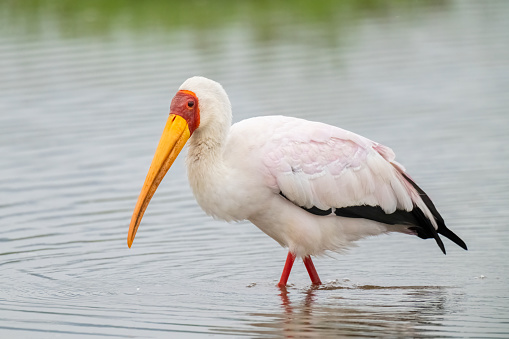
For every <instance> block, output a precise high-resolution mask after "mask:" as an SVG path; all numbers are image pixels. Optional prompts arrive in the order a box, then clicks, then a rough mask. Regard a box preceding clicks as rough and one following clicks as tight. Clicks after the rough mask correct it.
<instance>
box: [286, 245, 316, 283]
mask: <svg viewBox="0 0 509 339" xmlns="http://www.w3.org/2000/svg"><path fill="white" fill-rule="evenodd" d="M294 261H295V254H293V253H292V252H290V251H288V256H287V257H286V262H285V268H283V274H281V279H279V284H277V285H278V286H279V287H285V286H286V283H287V282H288V277H289V276H290V272H291V271H292V266H293V262H294ZM317 277H318V275H317Z"/></svg>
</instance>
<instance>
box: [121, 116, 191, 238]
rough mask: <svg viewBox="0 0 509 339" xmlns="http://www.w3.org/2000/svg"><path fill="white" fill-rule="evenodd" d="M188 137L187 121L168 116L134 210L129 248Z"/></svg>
mask: <svg viewBox="0 0 509 339" xmlns="http://www.w3.org/2000/svg"><path fill="white" fill-rule="evenodd" d="M190 136H191V133H190V131H189V126H188V124H187V121H186V120H185V119H184V118H183V117H181V116H180V115H175V114H170V116H169V117H168V121H167V122H166V126H165V127H164V131H163V135H162V136H161V139H160V140H159V145H157V149H156V153H155V154H154V158H153V159H152V164H151V165H150V169H149V170H148V174H147V177H146V178H145V183H144V184H143V188H142V189H141V193H140V195H139V197H138V202H137V203H136V207H135V208H134V212H133V216H132V218H131V224H130V226H129V233H128V234H127V246H129V247H131V245H132V244H133V241H134V236H135V235H136V231H137V230H138V226H139V225H140V222H141V218H143V214H144V213H145V210H146V209H147V206H148V204H149V202H150V199H152V196H153V195H154V193H155V192H156V190H157V187H158V186H159V184H160V183H161V181H162V180H163V178H164V176H165V174H166V172H168V170H169V169H170V167H171V165H172V164H173V162H174V161H175V159H176V158H177V156H178V155H179V153H180V151H181V150H182V148H183V147H184V145H185V144H186V142H187V140H188V139H189V137H190Z"/></svg>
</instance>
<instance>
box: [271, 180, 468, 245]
mask: <svg viewBox="0 0 509 339" xmlns="http://www.w3.org/2000/svg"><path fill="white" fill-rule="evenodd" d="M402 174H403V176H404V177H405V179H406V180H407V181H408V182H409V183H410V184H411V185H412V186H413V187H414V188H415V190H416V191H417V192H418V193H419V195H420V197H421V199H422V201H423V202H424V204H425V205H426V207H428V209H429V210H430V212H431V214H432V215H433V217H434V218H435V219H436V222H437V226H438V229H436V230H435V227H433V224H432V223H431V221H430V220H429V219H428V218H427V217H426V216H425V215H424V212H423V211H422V210H421V209H420V208H418V207H417V206H414V208H413V210H411V211H405V210H399V209H398V210H396V211H394V212H393V213H385V211H384V210H383V209H382V208H381V207H380V206H369V205H361V206H348V207H342V208H336V209H335V210H334V214H335V215H337V216H339V217H346V218H363V219H369V220H373V221H377V222H381V223H384V224H389V225H408V226H409V227H408V228H409V229H410V230H412V231H414V232H416V233H417V236H418V237H419V238H422V239H428V238H434V239H435V241H436V242H437V245H438V247H440V249H441V250H442V252H443V253H444V254H445V247H444V244H443V242H442V240H441V239H440V237H439V236H438V234H442V235H443V236H445V237H446V238H449V239H450V240H452V241H453V242H454V243H456V244H457V245H459V246H460V247H462V248H464V249H465V250H466V249H467V245H465V243H464V242H463V240H461V239H460V238H459V237H458V236H457V235H456V234H454V233H453V232H452V231H451V230H450V229H448V228H447V227H446V226H445V222H444V219H443V218H442V216H441V215H440V213H438V211H437V209H436V207H435V205H433V203H432V202H431V199H430V198H429V197H428V195H427V194H426V193H424V191H423V190H422V189H421V188H420V187H419V186H417V185H416V184H415V183H414V182H413V180H412V179H410V178H409V177H408V176H407V175H405V174H404V173H402ZM279 194H281V196H283V197H284V198H286V199H288V198H287V197H286V196H285V195H284V194H283V192H280V193H279ZM299 207H301V208H302V209H304V210H306V211H307V212H309V213H312V214H315V215H320V216H325V215H330V214H332V208H329V209H328V210H322V209H319V208H318V207H316V206H313V207H311V208H306V207H302V206H299Z"/></svg>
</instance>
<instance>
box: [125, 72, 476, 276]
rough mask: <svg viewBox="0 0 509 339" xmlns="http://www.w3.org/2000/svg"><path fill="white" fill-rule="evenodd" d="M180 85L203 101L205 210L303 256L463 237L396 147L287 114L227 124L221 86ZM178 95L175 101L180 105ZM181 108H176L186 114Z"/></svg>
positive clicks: (197, 141) (195, 163)
mask: <svg viewBox="0 0 509 339" xmlns="http://www.w3.org/2000/svg"><path fill="white" fill-rule="evenodd" d="M180 92H182V93H191V94H193V93H194V94H195V96H196V99H197V105H198V107H199V111H198V113H196V115H198V121H199V126H198V127H197V128H196V130H194V132H193V131H191V132H190V134H191V136H190V138H189V143H188V144H189V152H188V157H187V168H188V176H189V182H190V184H191V187H192V189H193V193H194V195H195V197H196V200H197V201H198V203H199V204H200V206H201V207H202V208H203V209H204V210H205V212H207V213H208V214H210V215H212V216H214V217H216V218H220V219H224V220H227V221H236V220H244V219H247V220H250V221H251V222H252V223H253V224H255V225H256V226H258V227H259V228H260V229H261V230H262V231H263V232H265V233H266V234H267V235H269V236H270V237H272V238H273V239H274V240H276V241H277V242H278V243H279V244H281V245H282V246H284V247H288V248H289V251H290V253H292V254H293V255H294V256H298V257H302V258H306V257H309V256H310V255H320V254H323V253H324V251H327V250H330V251H342V250H344V249H346V248H347V247H348V246H350V245H351V244H352V242H353V241H356V240H358V239H361V238H363V237H366V236H373V235H378V234H381V233H386V232H391V231H395V232H402V233H408V234H419V236H421V237H423V238H427V237H434V238H435V239H437V238H438V235H436V236H435V234H436V231H438V232H439V233H442V234H444V235H445V236H447V237H449V238H451V239H452V240H453V241H455V242H456V243H458V240H457V239H459V238H458V237H457V236H455V235H454V233H452V232H451V231H450V230H448V229H447V228H446V227H445V224H443V219H441V217H440V215H439V214H438V212H437V211H436V209H435V207H434V206H433V204H432V203H431V201H430V200H429V198H428V197H427V196H426V195H425V194H424V192H422V190H420V188H418V187H417V185H415V184H414V183H413V182H412V181H411V179H410V177H409V176H408V175H407V174H406V173H405V170H404V168H403V166H401V165H400V164H398V163H397V162H395V160H394V159H395V155H394V152H393V151H392V150H391V149H390V148H388V147H386V146H383V145H381V144H378V143H376V142H373V141H371V140H369V139H366V138H364V137H362V136H360V135H357V134H355V133H352V132H349V131H346V130H343V129H341V128H338V127H334V126H330V125H326V124H323V123H319V122H310V121H306V120H302V119H296V118H290V117H284V116H265V117H257V118H251V119H247V120H243V121H241V122H239V123H236V124H234V125H233V126H231V127H230V125H231V119H232V118H231V116H232V111H231V105H230V101H229V99H228V96H227V94H226V92H225V91H224V89H223V88H222V87H221V85H220V84H218V83H217V82H214V81H212V80H209V79H206V78H202V77H193V78H190V79H188V80H187V81H185V82H184V83H183V84H182V86H181V87H180ZM180 92H179V93H180ZM177 96H178V95H177ZM177 96H176V98H177ZM191 98H192V96H191ZM174 102H175V106H172V107H180V106H178V105H177V103H176V102H177V99H174ZM172 105H173V103H172ZM179 109H180V108H177V109H176V113H175V114H176V115H181V116H185V114H187V113H185V112H187V111H186V109H184V108H182V113H179V112H180V111H178V110H179ZM187 110H189V107H187ZM186 119H187V120H189V119H188V118H186ZM163 176H164V174H163ZM161 179H162V178H161ZM156 187H157V185H156ZM154 191H155V189H154ZM150 197H151V196H150ZM150 197H149V200H150ZM147 204H148V202H147ZM352 207H354V209H352ZM359 211H360V212H359ZM419 211H420V212H419ZM135 212H136V211H135ZM421 212H422V215H423V216H424V217H422V215H421ZM352 213H357V214H359V213H360V214H359V215H357V214H356V215H352ZM416 213H417V214H416ZM142 214H143V213H142ZM345 215H347V216H345ZM392 216H394V222H393V219H391V217H392ZM423 218H424V219H423ZM133 219H134V216H133ZM140 219H141V217H140ZM426 220H427V221H426ZM381 221H382V222H381ZM400 221H402V222H401V223H399V222H400ZM424 221H425V222H424ZM137 223H139V222H137ZM419 223H421V224H423V225H421V224H419ZM424 224H426V225H424ZM426 227H427V228H426ZM431 228H433V229H434V230H431ZM136 229H137V225H136V226H135V227H134V233H135V232H136ZM449 232H450V233H449ZM451 234H452V235H451ZM133 237H134V235H133ZM459 241H460V242H461V243H458V244H459V245H460V246H462V247H464V248H465V249H466V246H465V245H464V243H463V242H462V241H461V240H459ZM437 242H438V243H439V245H441V241H440V239H439V238H438V239H437ZM441 247H442V249H443V245H441ZM289 257H290V256H289ZM309 260H310V259H309ZM292 263H293V261H292ZM290 266H291V265H290ZM313 269H314V268H313ZM288 274H289V272H288ZM310 274H311V272H310ZM285 283H286V282H285Z"/></svg>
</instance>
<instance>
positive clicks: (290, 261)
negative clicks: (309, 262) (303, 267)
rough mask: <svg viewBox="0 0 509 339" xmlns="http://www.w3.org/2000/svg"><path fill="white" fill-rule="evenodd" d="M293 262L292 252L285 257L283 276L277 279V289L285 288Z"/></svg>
mask: <svg viewBox="0 0 509 339" xmlns="http://www.w3.org/2000/svg"><path fill="white" fill-rule="evenodd" d="M294 261H295V255H294V254H293V253H292V252H290V251H289V252H288V256H287V257H286V263H285V268H283V274H281V279H279V284H277V285H278V286H279V287H285V286H286V283H287V282H288V277H289V276H290V272H291V271H292V266H293V262H294Z"/></svg>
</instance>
